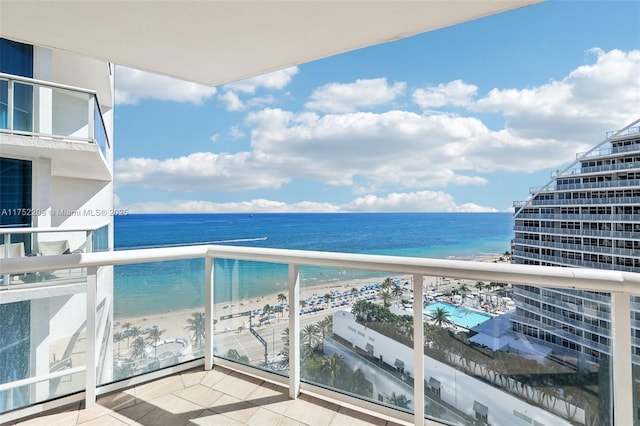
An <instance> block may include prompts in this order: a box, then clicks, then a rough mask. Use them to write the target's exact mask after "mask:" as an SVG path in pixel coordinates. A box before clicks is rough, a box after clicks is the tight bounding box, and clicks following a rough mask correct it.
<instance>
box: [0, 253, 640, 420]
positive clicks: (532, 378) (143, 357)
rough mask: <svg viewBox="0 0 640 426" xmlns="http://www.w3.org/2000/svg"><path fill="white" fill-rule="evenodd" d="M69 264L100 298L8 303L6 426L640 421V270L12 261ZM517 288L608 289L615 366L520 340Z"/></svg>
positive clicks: (336, 257) (344, 259)
mask: <svg viewBox="0 0 640 426" xmlns="http://www.w3.org/2000/svg"><path fill="white" fill-rule="evenodd" d="M52 267H53V268H56V269H66V268H71V269H73V268H85V270H86V280H85V283H84V288H83V290H82V291H80V292H79V293H76V294H75V295H74V297H73V298H70V297H68V296H60V295H55V294H53V295H52V294H51V293H50V291H51V290H52V286H51V285H42V286H40V287H35V288H33V289H32V290H34V291H36V292H35V293H33V294H34V297H33V299H31V300H20V301H19V302H17V303H16V302H12V301H11V299H7V300H9V302H7V301H5V300H3V299H2V297H8V295H11V293H12V292H13V291H15V290H14V289H12V288H7V289H5V290H3V291H0V309H2V310H3V312H2V314H3V316H2V317H3V318H6V317H10V318H12V324H11V325H10V327H9V326H8V325H5V326H4V329H3V330H2V331H3V334H0V335H1V336H3V337H4V342H3V343H2V347H3V352H4V353H6V354H7V356H11V358H10V359H11V360H14V361H12V362H6V363H4V364H3V365H4V367H3V369H2V371H3V374H4V376H3V377H2V381H1V383H0V407H1V409H2V414H0V421H6V422H20V421H25V424H48V422H53V421H60V422H62V423H65V424H81V423H84V422H95V423H98V424H102V423H109V422H112V423H113V422H116V421H119V422H123V423H127V424H134V423H135V424H154V425H156V424H203V425H204V424H313V425H317V424H334V425H337V424H358V423H361V424H385V423H388V422H390V424H396V423H398V424H414V425H423V424H465V425H480V424H546V425H562V424H567V425H570V424H574V425H575V424H585V425H586V424H589V425H591V424H616V425H629V424H633V423H634V422H637V421H638V419H637V417H636V416H637V407H638V402H637V398H636V395H638V388H637V386H638V382H637V381H636V380H634V378H637V377H638V372H637V370H636V367H635V364H633V354H632V341H633V338H632V332H635V330H634V329H633V328H632V315H633V310H632V301H631V299H632V297H633V296H635V295H638V294H640V291H638V288H640V286H639V285H638V284H640V276H639V274H631V273H624V272H619V271H601V270H587V269H579V268H552V267H533V266H526V265H513V264H500V263H487V262H471V261H456V260H437V259H418V258H407V257H393V256H376V255H354V254H345V253H326V252H311V251H291V250H276V249H257V248H243V247H225V246H192V247H176V248H173V247H171V248H162V249H142V250H127V251H115V252H103V253H78V254H77V255H74V256H69V255H62V254H60V255H54V256H33V257H19V258H5V259H1V260H0V269H1V270H2V273H3V274H8V275H10V276H13V275H18V274H29V273H38V272H39V271H42V270H47V269H50V268H52ZM102 268H113V283H112V285H111V284H110V283H104V282H103V283H101V282H100V280H99V278H98V277H99V274H100V270H101V269H102ZM387 278H388V279H387ZM444 278H447V279H444ZM484 283H487V284H484ZM488 283H491V285H489V284H488ZM481 284H482V285H481ZM517 285H527V286H528V287H527V289H528V290H527V291H533V290H532V289H535V288H539V287H545V288H548V287H552V288H555V289H558V290H564V291H566V290H569V289H571V290H582V291H589V292H598V293H597V294H605V295H606V297H607V300H608V301H609V303H610V304H611V314H610V317H609V318H608V322H607V324H610V330H599V331H603V332H605V334H606V336H605V337H606V339H607V340H603V342H604V343H599V344H602V345H604V346H606V350H605V348H604V347H603V348H600V349H603V350H602V351H601V352H602V355H601V358H600V359H599V362H593V361H592V359H593V357H592V356H591V355H589V356H586V354H585V356H584V357H581V356H576V357H573V358H572V357H571V356H568V355H566V354H560V355H556V354H555V353H554V352H553V347H552V346H549V347H547V346H545V345H544V342H540V341H539V340H538V339H533V338H531V339H530V338H529V337H528V336H527V334H526V333H522V332H515V331H514V330H512V323H511V320H510V318H511V317H510V315H513V313H514V311H513V309H514V304H513V301H512V299H511V298H510V291H509V290H510V288H511V287H512V286H517ZM474 288H475V289H477V291H474ZM569 293H571V292H569ZM594 294H596V293H594ZM432 305H433V306H432ZM425 308H429V309H425ZM431 308H433V309H431ZM438 308H439V309H440V310H438ZM568 308H569V305H568V304H565V305H564V308H563V309H568ZM571 308H572V309H573V310H574V311H575V317H576V318H577V317H578V316H579V315H587V314H589V312H586V311H585V312H583V310H584V308H583V307H582V306H578V305H577V304H575V305H571ZM431 310H433V312H428V311H431ZM9 314H10V316H7V315H9ZM70 318H73V321H72V322H70V321H69V319H70ZM520 324H521V325H522V326H523V327H524V325H526V324H523V323H520ZM527 327H533V325H527ZM562 327H564V326H562ZM562 327H561V328H560V329H559V330H558V332H559V333H562V334H563V336H565V339H566V340H568V341H570V333H568V332H567V330H565V329H564V328H562ZM7 331H10V333H9V334H6V333H5V332H7ZM9 339H10V342H11V344H9ZM7 359H9V358H7ZM1 360H2V359H0V361H1ZM15 360H18V362H16V361H15ZM8 366H11V369H10V370H9V369H8Z"/></svg>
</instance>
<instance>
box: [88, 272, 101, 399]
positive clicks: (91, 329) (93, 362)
mask: <svg viewBox="0 0 640 426" xmlns="http://www.w3.org/2000/svg"><path fill="white" fill-rule="evenodd" d="M97 273H98V268H97V267H95V266H90V267H88V268H87V328H86V330H87V331H86V333H87V336H86V338H87V340H86V342H87V348H86V366H87V370H86V373H85V380H86V385H85V386H86V390H85V408H92V407H93V406H94V405H95V403H96V386H97V371H98V365H97V360H98V354H99V351H98V344H97V343H98V342H97V341H96V336H97V334H98V333H97V330H96V325H97V316H98V311H97V309H98V277H97Z"/></svg>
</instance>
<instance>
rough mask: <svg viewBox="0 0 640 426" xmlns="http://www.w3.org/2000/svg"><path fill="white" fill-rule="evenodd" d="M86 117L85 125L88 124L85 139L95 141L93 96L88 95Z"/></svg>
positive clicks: (94, 101) (94, 102) (94, 105)
mask: <svg viewBox="0 0 640 426" xmlns="http://www.w3.org/2000/svg"><path fill="white" fill-rule="evenodd" d="M87 103H88V107H89V108H88V109H89V111H88V113H89V114H88V117H87V123H88V129H87V132H88V134H87V139H89V140H92V141H95V140H96V123H95V118H96V115H95V109H96V98H95V97H94V96H93V95H89V100H88V102H87Z"/></svg>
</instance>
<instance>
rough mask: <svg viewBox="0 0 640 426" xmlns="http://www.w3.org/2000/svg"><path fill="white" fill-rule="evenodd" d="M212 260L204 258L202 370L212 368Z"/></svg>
mask: <svg viewBox="0 0 640 426" xmlns="http://www.w3.org/2000/svg"><path fill="white" fill-rule="evenodd" d="M213 306H214V301H213V259H212V258H211V257H209V256H207V257H205V258H204V321H205V324H204V369H205V370H211V369H212V368H213V343H214V342H213V339H214V336H213V320H214V318H215V316H214V310H213Z"/></svg>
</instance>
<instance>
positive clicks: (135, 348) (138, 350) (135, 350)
mask: <svg viewBox="0 0 640 426" xmlns="http://www.w3.org/2000/svg"><path fill="white" fill-rule="evenodd" d="M146 347H147V343H146V342H145V341H144V337H142V336H138V337H136V338H135V339H134V340H133V345H131V358H135V357H137V356H139V357H140V359H142V358H143V357H144V354H145V350H144V349H145V348H146Z"/></svg>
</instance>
